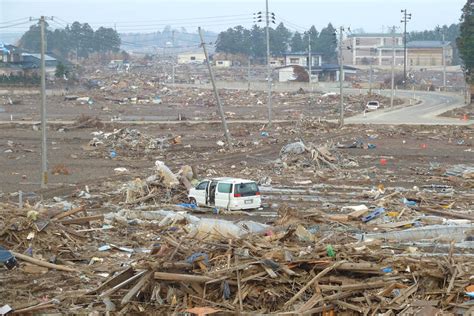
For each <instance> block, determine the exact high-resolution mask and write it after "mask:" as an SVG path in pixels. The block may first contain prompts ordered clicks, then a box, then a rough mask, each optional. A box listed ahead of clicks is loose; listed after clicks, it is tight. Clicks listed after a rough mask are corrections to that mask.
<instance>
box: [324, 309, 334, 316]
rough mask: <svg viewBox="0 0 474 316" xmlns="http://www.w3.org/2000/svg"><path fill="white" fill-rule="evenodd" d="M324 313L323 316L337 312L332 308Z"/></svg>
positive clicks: (330, 315) (331, 315) (332, 315)
mask: <svg viewBox="0 0 474 316" xmlns="http://www.w3.org/2000/svg"><path fill="white" fill-rule="evenodd" d="M322 315H323V316H336V312H335V311H334V310H333V309H331V310H329V311H324V312H323V314H322Z"/></svg>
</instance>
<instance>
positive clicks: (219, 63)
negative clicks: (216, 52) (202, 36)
mask: <svg viewBox="0 0 474 316" xmlns="http://www.w3.org/2000/svg"><path fill="white" fill-rule="evenodd" d="M230 66H232V61H231V60H216V67H219V68H228V67H230Z"/></svg>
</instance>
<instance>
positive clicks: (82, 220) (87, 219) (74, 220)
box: [60, 215, 104, 225]
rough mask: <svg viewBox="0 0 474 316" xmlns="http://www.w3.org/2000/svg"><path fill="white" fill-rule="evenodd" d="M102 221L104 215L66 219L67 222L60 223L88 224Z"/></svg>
mask: <svg viewBox="0 0 474 316" xmlns="http://www.w3.org/2000/svg"><path fill="white" fill-rule="evenodd" d="M102 220H104V215H93V216H84V217H77V218H71V219H65V220H62V221H60V223H61V224H63V225H71V224H87V223H89V222H92V221H102Z"/></svg>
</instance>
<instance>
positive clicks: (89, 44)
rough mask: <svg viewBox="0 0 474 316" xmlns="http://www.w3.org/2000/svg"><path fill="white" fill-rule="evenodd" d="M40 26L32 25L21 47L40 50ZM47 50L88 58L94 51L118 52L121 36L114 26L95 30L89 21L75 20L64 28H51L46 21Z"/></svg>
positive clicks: (66, 56)
mask: <svg viewBox="0 0 474 316" xmlns="http://www.w3.org/2000/svg"><path fill="white" fill-rule="evenodd" d="M40 32H41V30H40V26H39V25H38V24H35V25H32V26H31V27H30V29H29V30H28V31H26V32H25V33H24V34H23V36H22V37H21V38H20V41H19V47H21V48H23V49H26V50H30V51H34V52H39V51H40V47H41V37H40ZM45 37H46V50H47V51H51V52H54V53H56V54H58V55H60V56H62V57H65V58H68V57H71V56H74V57H83V58H87V57H88V56H89V55H90V54H92V53H104V52H118V51H119V50H120V44H121V40H120V36H119V34H118V33H117V32H116V31H115V30H114V29H112V28H106V27H99V28H98V29H97V30H95V31H94V30H93V29H92V27H91V26H90V25H89V24H88V23H83V24H81V23H79V22H74V23H72V24H71V25H67V26H66V27H65V28H63V29H55V30H51V28H50V27H49V25H48V24H47V23H46V30H45Z"/></svg>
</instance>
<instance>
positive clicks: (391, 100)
mask: <svg viewBox="0 0 474 316" xmlns="http://www.w3.org/2000/svg"><path fill="white" fill-rule="evenodd" d="M394 88H395V26H393V27H392V86H391V92H390V107H391V108H393V98H394Z"/></svg>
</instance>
